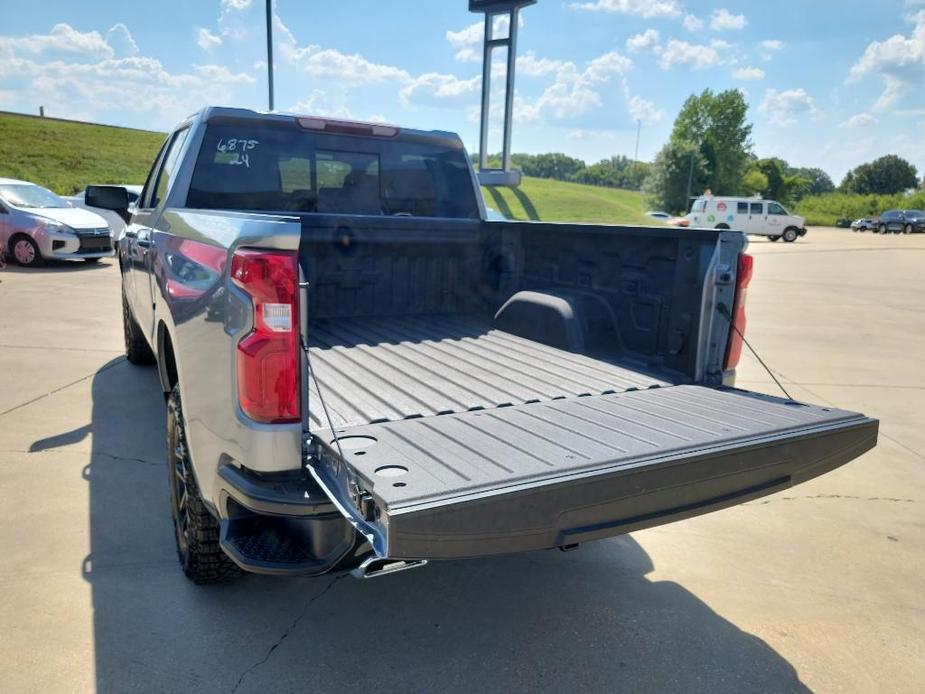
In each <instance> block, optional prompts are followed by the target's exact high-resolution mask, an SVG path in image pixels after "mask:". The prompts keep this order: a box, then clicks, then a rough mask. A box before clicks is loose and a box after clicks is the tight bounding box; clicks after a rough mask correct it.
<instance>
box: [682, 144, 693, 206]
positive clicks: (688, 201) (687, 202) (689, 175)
mask: <svg viewBox="0 0 925 694" xmlns="http://www.w3.org/2000/svg"><path fill="white" fill-rule="evenodd" d="M693 183H694V150H691V168H690V171H688V172H687V199H686V200H685V201H684V212H685V214H686V213H687V211H688V206H689V205H690V204H691V185H693Z"/></svg>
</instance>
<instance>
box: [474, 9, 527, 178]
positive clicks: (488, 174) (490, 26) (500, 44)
mask: <svg viewBox="0 0 925 694" xmlns="http://www.w3.org/2000/svg"><path fill="white" fill-rule="evenodd" d="M536 1H537V0H469V11H470V12H481V13H483V14H484V15H485V38H484V42H483V45H482V119H481V123H480V125H479V181H480V182H481V183H482V185H487V186H517V185H520V172H519V171H514V170H513V169H512V168H511V132H512V130H513V123H514V72H515V67H516V63H517V30H518V26H517V24H518V19H519V16H520V10H521V8H524V7H527V6H528V5H534V4H536ZM504 15H507V18H508V30H507V36H506V37H505V38H495V19H496V18H497V17H503V16H504ZM495 48H507V75H506V79H505V86H504V126H503V129H502V146H501V150H502V153H501V168H500V169H492V168H489V166H488V125H489V120H490V118H491V56H492V52H493V51H494V49H495Z"/></svg>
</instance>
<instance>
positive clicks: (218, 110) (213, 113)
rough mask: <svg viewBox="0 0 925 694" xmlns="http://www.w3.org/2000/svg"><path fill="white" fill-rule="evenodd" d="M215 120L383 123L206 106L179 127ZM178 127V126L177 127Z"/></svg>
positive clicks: (424, 133)
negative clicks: (310, 119) (306, 120)
mask: <svg viewBox="0 0 925 694" xmlns="http://www.w3.org/2000/svg"><path fill="white" fill-rule="evenodd" d="M215 118H241V119H246V120H258V121H260V120H262V121H267V120H275V121H286V122H291V121H293V120H295V119H296V118H313V119H317V120H322V121H327V122H335V123H356V124H362V125H384V124H383V123H370V122H365V121H357V120H350V119H347V118H329V117H325V116H316V115H312V114H310V113H291V112H288V111H256V110H253V109H249V108H233V107H229V106H206V107H205V108H203V109H201V110H199V111H197V112H195V113H193V114H191V115H190V116H189V117H188V118H186V119H185V120H184V121H183V123H181V124H180V125H186V124H188V123H192V122H195V121H199V122H202V123H208V122H209V121H210V120H212V119H215ZM178 127H179V126H178ZM393 127H396V128H398V130H399V135H400V136H404V137H407V136H411V137H414V138H421V139H430V140H443V141H447V140H450V141H453V142H461V140H460V137H459V135H457V134H456V133H454V132H450V131H447V130H417V129H414V128H402V127H400V126H393Z"/></svg>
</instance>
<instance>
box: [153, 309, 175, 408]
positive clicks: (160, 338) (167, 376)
mask: <svg viewBox="0 0 925 694" xmlns="http://www.w3.org/2000/svg"><path fill="white" fill-rule="evenodd" d="M157 357H158V358H157V368H158V371H159V372H160V376H161V387H162V388H163V389H164V393H165V394H168V393H170V391H172V390H173V387H174V386H175V385H177V383H178V382H179V380H180V377H179V375H178V374H177V358H176V355H175V353H174V350H173V340H171V339H170V333H169V332H167V326H165V325H164V324H163V323H161V324H160V325H159V326H158V327H157Z"/></svg>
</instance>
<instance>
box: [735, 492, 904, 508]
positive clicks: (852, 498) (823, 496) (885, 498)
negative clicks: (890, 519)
mask: <svg viewBox="0 0 925 694" xmlns="http://www.w3.org/2000/svg"><path fill="white" fill-rule="evenodd" d="M807 499H845V500H848V501H889V502H891V503H898V504H915V503H918V501H917V500H916V499H902V498H898V497H892V496H855V495H853V494H812V495H808V496H779V497H776V498H772V499H765V500H764V501H754V502H752V503H748V504H742V505H743V506H764V505H765V504H772V503H774V502H775V501H801V500H807Z"/></svg>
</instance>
